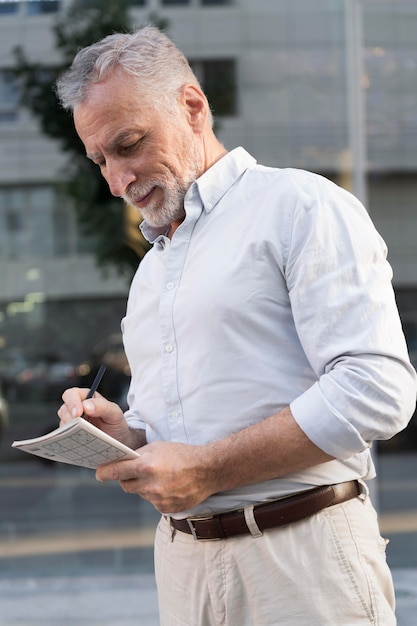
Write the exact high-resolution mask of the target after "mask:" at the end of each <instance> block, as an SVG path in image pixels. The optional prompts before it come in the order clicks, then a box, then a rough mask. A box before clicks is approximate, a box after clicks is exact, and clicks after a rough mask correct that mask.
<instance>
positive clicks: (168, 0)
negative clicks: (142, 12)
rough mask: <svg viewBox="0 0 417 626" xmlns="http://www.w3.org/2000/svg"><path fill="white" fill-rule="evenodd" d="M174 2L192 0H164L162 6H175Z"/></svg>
mask: <svg viewBox="0 0 417 626" xmlns="http://www.w3.org/2000/svg"><path fill="white" fill-rule="evenodd" d="M174 4H176V5H180V4H182V5H184V4H190V0H162V6H173V5H174Z"/></svg>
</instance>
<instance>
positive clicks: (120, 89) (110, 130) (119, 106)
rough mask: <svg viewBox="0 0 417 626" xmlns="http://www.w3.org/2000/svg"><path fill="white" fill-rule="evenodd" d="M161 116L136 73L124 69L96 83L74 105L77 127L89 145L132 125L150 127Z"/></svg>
mask: <svg viewBox="0 0 417 626" xmlns="http://www.w3.org/2000/svg"><path fill="white" fill-rule="evenodd" d="M157 117H158V110H157V108H156V107H154V106H152V104H151V98H150V97H149V96H148V94H142V93H141V92H140V89H138V88H137V86H135V84H134V83H133V80H132V77H131V76H129V75H128V74H126V73H125V72H121V71H118V72H115V73H113V74H111V75H110V76H108V77H107V78H106V79H105V80H103V81H101V82H99V83H93V84H92V85H91V86H90V88H89V90H88V92H87V97H86V98H85V100H84V101H83V102H82V103H81V104H79V105H77V106H76V107H75V108H74V123H75V127H76V130H77V132H78V134H79V136H80V138H81V140H82V141H83V142H84V144H85V145H86V146H87V143H91V142H93V141H102V140H110V139H111V138H113V137H114V135H116V134H117V135H120V134H122V133H124V132H125V133H126V132H127V130H128V129H131V128H147V127H149V126H150V125H152V124H153V123H155V121H156V118H157ZM87 149H88V146H87Z"/></svg>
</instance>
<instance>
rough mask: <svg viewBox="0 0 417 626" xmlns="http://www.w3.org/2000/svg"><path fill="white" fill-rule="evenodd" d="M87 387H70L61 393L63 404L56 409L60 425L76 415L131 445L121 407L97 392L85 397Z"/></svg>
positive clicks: (131, 439)
mask: <svg viewBox="0 0 417 626" xmlns="http://www.w3.org/2000/svg"><path fill="white" fill-rule="evenodd" d="M87 394H88V389H83V388H79V387H72V388H71V389H67V390H66V391H64V393H63V394H62V400H63V401H64V404H62V405H61V407H60V408H59V409H58V416H59V418H60V426H63V425H64V424H67V423H68V422H70V421H71V420H73V419H75V418H77V417H81V416H82V417H84V418H85V419H86V420H88V421H89V422H91V424H93V425H94V426H97V428H100V430H102V431H104V432H105V433H107V434H108V435H111V436H112V437H114V438H115V439H117V440H118V441H121V442H122V443H124V444H126V445H128V446H131V445H132V443H133V438H132V433H131V431H130V429H129V426H128V424H127V422H126V420H125V417H124V414H123V411H122V409H121V408H120V407H119V406H118V405H117V404H116V403H115V402H110V401H109V400H106V398H104V397H103V396H102V395H100V394H99V393H97V392H96V393H95V394H94V398H88V400H87V399H86V398H87Z"/></svg>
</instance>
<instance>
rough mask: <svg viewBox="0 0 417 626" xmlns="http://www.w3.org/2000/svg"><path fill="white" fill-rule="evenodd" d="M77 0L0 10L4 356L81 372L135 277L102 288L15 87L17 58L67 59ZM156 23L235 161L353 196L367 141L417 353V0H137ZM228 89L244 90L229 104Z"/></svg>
mask: <svg viewBox="0 0 417 626" xmlns="http://www.w3.org/2000/svg"><path fill="white" fill-rule="evenodd" d="M103 1H104V0H103ZM66 2H67V0H61V1H56V0H43V1H40V0H15V1H10V2H9V1H3V0H0V263H1V272H0V361H1V355H2V354H5V353H6V351H8V352H10V350H18V349H26V348H27V349H30V350H31V351H32V352H36V351H41V350H42V349H44V348H45V347H47V348H48V349H51V350H54V351H55V352H57V353H59V355H60V356H61V358H62V359H64V360H77V359H82V358H83V357H84V353H85V352H86V351H88V349H89V348H91V347H92V345H93V344H94V343H96V342H98V341H99V340H101V339H102V338H103V337H105V336H106V335H107V334H110V333H113V332H115V331H117V330H118V325H119V320H120V318H121V317H122V315H123V313H124V306H125V300H126V295H127V290H128V285H127V282H126V280H125V279H123V278H121V277H119V276H117V275H116V274H112V273H110V275H108V276H103V274H102V272H101V271H100V270H99V269H98V268H97V267H96V265H95V260H94V256H93V255H92V242H91V241H89V240H88V239H87V238H85V237H83V236H82V235H81V234H80V231H79V229H78V227H77V223H76V218H75V212H74V207H73V206H72V205H71V202H70V201H69V200H67V201H63V200H62V198H58V197H57V196H56V195H55V192H54V186H53V185H54V183H55V182H56V181H57V180H61V179H62V178H63V177H65V167H66V159H67V156H65V155H63V154H62V153H61V152H60V150H59V146H58V145H57V144H56V143H55V142H54V141H52V140H50V139H48V138H46V137H45V136H43V135H42V133H41V132H40V130H39V128H38V125H37V122H36V120H34V118H33V117H32V116H31V115H30V113H29V111H28V110H26V109H24V108H21V107H19V106H17V102H18V94H17V93H16V91H15V90H14V89H13V86H12V85H11V84H10V83H8V81H7V70H8V68H10V67H12V66H13V65H14V63H15V61H14V56H13V52H12V51H13V48H14V47H15V46H16V45H23V46H24V49H25V51H26V53H27V55H28V56H29V58H31V59H32V60H34V61H39V62H41V63H44V64H45V65H48V64H54V63H55V62H56V61H57V60H58V58H57V51H56V50H55V49H54V40H53V36H52V32H51V24H52V23H53V21H54V19H55V18H56V15H57V13H58V12H59V11H60V10H61V9H62V7H63V6H64V5H65V4H66ZM86 4H88V2H86ZM151 12H156V13H157V15H158V16H159V17H162V18H165V19H167V21H168V28H167V31H168V34H169V35H170V36H171V37H172V38H173V40H174V41H175V42H176V43H177V44H178V45H179V47H180V48H181V49H182V50H183V52H184V53H185V54H186V56H187V57H188V58H189V59H190V61H191V63H192V64H193V67H194V68H195V71H196V73H197V74H198V76H199V78H200V79H201V81H202V83H203V86H204V87H205V88H206V89H207V91H208V93H209V95H210V93H213V94H214V95H213V100H214V101H215V102H212V105H213V108H214V114H215V116H216V117H217V118H218V119H219V132H218V134H219V136H220V138H221V140H222V141H223V142H224V144H225V146H226V147H227V148H228V149H232V148H234V147H236V146H238V145H243V146H244V147H245V148H246V149H247V150H248V151H249V152H251V153H252V154H253V155H254V156H255V157H256V158H257V159H258V161H259V162H262V163H264V164H267V165H273V166H278V167H287V166H290V167H299V168H305V169H309V170H312V171H315V172H318V173H320V174H323V175H325V176H327V177H329V178H331V179H333V180H335V181H336V182H338V183H339V184H341V185H343V186H346V187H347V188H350V189H351V190H353V191H355V188H354V187H355V185H354V178H355V177H354V175H355V168H358V167H359V166H360V167H362V166H361V164H360V163H359V157H358V153H357V152H356V151H355V140H357V139H359V142H360V141H361V140H362V147H363V148H364V149H365V153H364V154H365V160H364V167H365V173H366V176H364V178H363V179H364V181H365V183H366V184H365V186H364V190H365V198H361V199H364V200H366V205H367V208H368V210H369V211H370V213H371V216H372V219H373V220H374V222H375V224H376V226H377V228H378V230H379V231H380V232H381V234H382V235H383V237H384V238H385V240H386V241H387V243H388V247H389V259H390V262H391V264H392V266H393V269H394V285H395V289H396V293H397V299H398V302H399V306H400V310H401V313H402V315H403V318H404V321H405V323H406V324H407V328H409V331H408V332H409V338H410V349H411V350H414V349H417V333H416V337H414V335H413V333H414V330H413V329H414V326H413V324H414V322H413V320H414V317H416V318H417V313H415V312H417V276H416V269H415V268H416V267H417V246H416V244H415V238H416V236H417V210H416V209H417V176H416V170H417V80H416V78H417V38H416V32H417V0H413V1H407V0H404V1H401V0H391V1H388V0H362V1H360V0H315V1H314V2H311V0H256V2H254V1H253V0H139V1H137V2H135V6H134V8H133V9H132V15H133V16H134V21H135V23H137V24H138V25H140V24H144V23H146V21H147V19H148V18H149V15H150V14H151ZM358 19H359V20H360V23H358V22H357V20H358ZM358 27H359V29H358ZM361 40H362V41H361ZM358 44H359V45H360V48H359V52H360V54H359V55H358V54H356V52H357V50H358V49H357V45H358ZM362 46H363V47H362ZM355 59H356V60H357V61H358V60H359V64H358V65H357V66H356V67H355ZM220 79H221V80H222V81H226V82H227V83H228V85H229V87H230V89H229V90H228V97H227V98H226V99H225V98H223V100H222V97H221V95H222V94H220V97H219V98H218V101H216V88H217V87H218V84H219V80H220ZM355 81H356V83H355ZM359 84H361V85H362V87H363V101H362V102H361V101H360V100H359V101H358V102H357V103H356V104H357V106H356V109H355V97H356V96H358V95H360V93H361V92H360V91H359V90H358V85H359ZM218 95H219V94H217V96H218ZM223 95H224V94H223ZM362 104H363V110H362V113H363V114H364V115H363V120H360V119H359V122H360V123H363V124H364V126H365V128H366V133H365V135H364V136H363V137H361V136H360V132H361V126H360V124H359V126H357V122H358V119H357V116H360V114H361V106H362ZM355 124H356V125H355ZM358 133H359V135H358ZM361 175H362V172H359V176H361ZM121 210H122V207H121ZM415 340H416V345H414V341H415Z"/></svg>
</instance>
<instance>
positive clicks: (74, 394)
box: [58, 387, 88, 424]
mask: <svg viewBox="0 0 417 626" xmlns="http://www.w3.org/2000/svg"><path fill="white" fill-rule="evenodd" d="M87 394H88V389H79V388H78V387H72V388H71V389H67V390H66V391H64V393H63V394H62V400H63V401H64V404H62V405H61V407H60V408H59V409H58V416H59V418H60V420H61V424H65V423H67V422H69V421H71V420H72V419H74V418H76V417H81V415H83V413H84V406H83V400H84V399H85V398H86V397H87Z"/></svg>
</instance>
